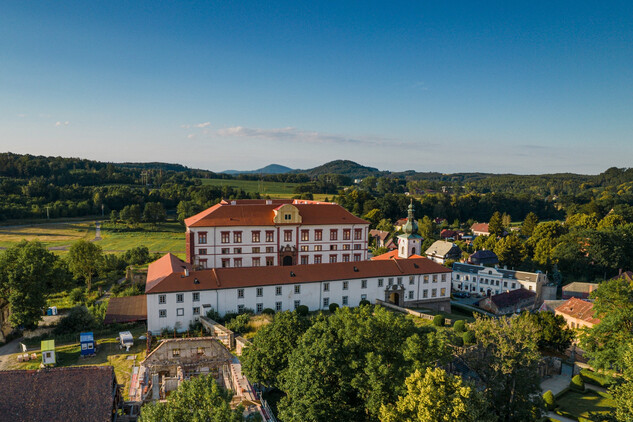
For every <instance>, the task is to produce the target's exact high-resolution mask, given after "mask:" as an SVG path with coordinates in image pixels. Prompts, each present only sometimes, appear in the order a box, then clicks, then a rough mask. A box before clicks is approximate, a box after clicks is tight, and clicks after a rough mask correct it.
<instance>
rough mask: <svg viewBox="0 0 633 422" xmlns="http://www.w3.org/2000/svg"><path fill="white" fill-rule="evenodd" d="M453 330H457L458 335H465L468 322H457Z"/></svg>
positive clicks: (461, 320)
mask: <svg viewBox="0 0 633 422" xmlns="http://www.w3.org/2000/svg"><path fill="white" fill-rule="evenodd" d="M453 330H455V332H456V333H463V332H465V331H466V321H464V320H463V319H459V320H457V321H455V323H454V324H453Z"/></svg>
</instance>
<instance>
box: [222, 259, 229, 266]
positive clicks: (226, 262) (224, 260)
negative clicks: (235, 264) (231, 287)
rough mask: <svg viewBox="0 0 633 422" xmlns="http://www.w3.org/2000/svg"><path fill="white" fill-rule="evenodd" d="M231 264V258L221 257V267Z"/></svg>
mask: <svg viewBox="0 0 633 422" xmlns="http://www.w3.org/2000/svg"><path fill="white" fill-rule="evenodd" d="M230 266H231V260H230V259H229V258H223V259H222V268H229V267H230Z"/></svg>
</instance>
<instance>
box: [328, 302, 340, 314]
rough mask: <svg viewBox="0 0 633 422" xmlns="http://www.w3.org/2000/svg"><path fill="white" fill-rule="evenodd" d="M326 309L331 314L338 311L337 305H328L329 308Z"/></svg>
mask: <svg viewBox="0 0 633 422" xmlns="http://www.w3.org/2000/svg"><path fill="white" fill-rule="evenodd" d="M328 309H329V310H330V312H332V313H334V312H336V310H337V309H338V303H330V306H329V307H328Z"/></svg>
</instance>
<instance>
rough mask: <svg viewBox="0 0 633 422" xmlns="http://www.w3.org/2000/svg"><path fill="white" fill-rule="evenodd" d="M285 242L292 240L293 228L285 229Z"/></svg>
mask: <svg viewBox="0 0 633 422" xmlns="http://www.w3.org/2000/svg"><path fill="white" fill-rule="evenodd" d="M284 242H292V230H284Z"/></svg>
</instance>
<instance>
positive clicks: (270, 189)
mask: <svg viewBox="0 0 633 422" xmlns="http://www.w3.org/2000/svg"><path fill="white" fill-rule="evenodd" d="M200 181H201V182H202V184H203V185H212V186H230V187H232V188H239V189H242V190H243V191H244V192H256V193H259V194H260V195H261V196H270V197H271V198H281V199H283V198H292V197H293V196H295V195H297V194H296V193H294V189H295V187H297V186H299V185H300V183H282V182H260V181H257V180H229V179H200ZM333 196H334V195H325V194H320V193H317V194H314V200H315V201H323V200H325V198H330V199H331V198H332V197H333Z"/></svg>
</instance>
